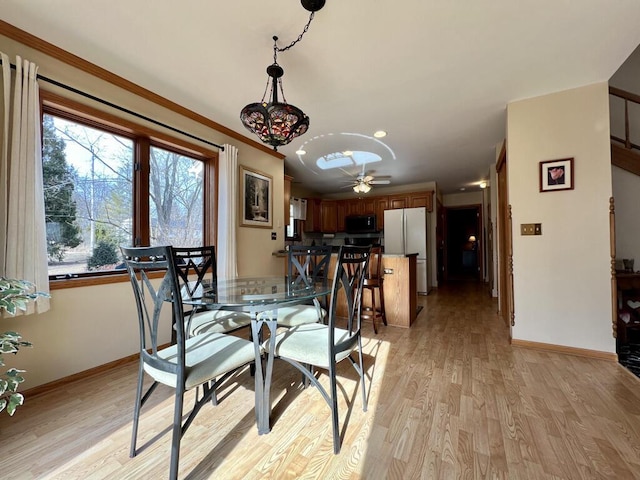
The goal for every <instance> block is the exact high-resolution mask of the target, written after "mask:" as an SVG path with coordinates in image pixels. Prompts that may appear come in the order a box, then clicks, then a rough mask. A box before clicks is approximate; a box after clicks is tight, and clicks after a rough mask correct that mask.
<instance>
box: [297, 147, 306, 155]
mask: <svg viewBox="0 0 640 480" xmlns="http://www.w3.org/2000/svg"><path fill="white" fill-rule="evenodd" d="M305 153H307V152H306V151H305V150H304V149H302V148H301V149H299V150H296V155H304V154H305Z"/></svg>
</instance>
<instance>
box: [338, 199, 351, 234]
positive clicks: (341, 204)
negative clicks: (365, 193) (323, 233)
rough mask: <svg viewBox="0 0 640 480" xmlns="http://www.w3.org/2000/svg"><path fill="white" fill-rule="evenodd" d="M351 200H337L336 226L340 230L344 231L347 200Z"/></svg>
mask: <svg viewBox="0 0 640 480" xmlns="http://www.w3.org/2000/svg"><path fill="white" fill-rule="evenodd" d="M348 201H349V200H338V201H336V228H337V231H338V232H344V230H345V226H344V217H346V216H347V202H348Z"/></svg>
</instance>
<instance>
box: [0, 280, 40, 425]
mask: <svg viewBox="0 0 640 480" xmlns="http://www.w3.org/2000/svg"><path fill="white" fill-rule="evenodd" d="M48 296H49V295H48V294H46V293H44V292H38V291H36V287H35V285H34V284H33V283H31V282H27V281H26V280H15V279H11V278H4V277H0V311H2V310H5V311H6V312H7V313H9V314H10V315H15V314H16V312H17V311H18V310H22V311H26V310H27V304H28V303H29V302H31V301H33V300H35V299H36V298H38V297H48ZM31 346H32V345H31V343H30V342H27V341H24V340H22V337H21V336H20V334H19V333H16V332H4V333H2V334H0V367H4V365H5V363H4V360H3V358H2V355H3V354H7V353H13V354H14V355H15V354H16V353H18V350H19V349H20V347H31ZM23 372H24V370H18V369H16V368H10V369H9V370H7V371H6V373H4V374H0V412H2V411H3V410H4V409H5V408H6V409H7V413H8V414H9V415H13V414H14V413H15V411H16V408H18V406H20V405H22V403H23V402H24V396H23V395H22V394H21V393H18V391H17V390H18V385H20V384H21V383H22V382H24V377H23V376H22V375H21V374H22V373H23Z"/></svg>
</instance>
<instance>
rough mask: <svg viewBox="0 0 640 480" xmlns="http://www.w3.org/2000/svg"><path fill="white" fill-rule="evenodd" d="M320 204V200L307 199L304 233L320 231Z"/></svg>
mask: <svg viewBox="0 0 640 480" xmlns="http://www.w3.org/2000/svg"><path fill="white" fill-rule="evenodd" d="M321 204H322V200H320V199H319V198H307V219H306V220H305V222H304V231H305V232H320V231H322V215H321V209H320V205H321Z"/></svg>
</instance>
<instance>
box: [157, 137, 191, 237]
mask: <svg viewBox="0 0 640 480" xmlns="http://www.w3.org/2000/svg"><path fill="white" fill-rule="evenodd" d="M203 188H204V170H203V163H202V161H200V160H196V159H193V158H190V157H187V156H185V155H180V154H178V153H175V152H171V151H168V150H164V149H161V148H158V147H151V165H150V178H149V215H150V218H149V225H150V230H151V234H150V235H151V245H175V246H180V247H198V246H202V245H203V231H204V228H203V219H204V216H203V206H204V197H203Z"/></svg>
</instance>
